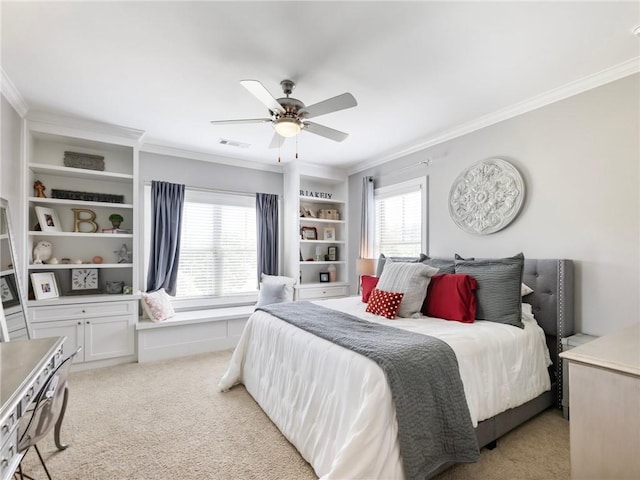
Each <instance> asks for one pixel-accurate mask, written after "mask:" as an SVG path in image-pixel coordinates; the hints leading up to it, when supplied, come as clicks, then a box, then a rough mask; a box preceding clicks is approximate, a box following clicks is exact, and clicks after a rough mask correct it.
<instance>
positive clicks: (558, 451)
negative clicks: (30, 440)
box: [23, 351, 569, 480]
mask: <svg viewBox="0 0 640 480" xmlns="http://www.w3.org/2000/svg"><path fill="white" fill-rule="evenodd" d="M229 358H230V352H229V351H225V352H217V353H210V354H203V355H194V356H191V357H185V358H180V359H175V360H170V361H161V362H153V363H147V364H128V365H120V366H117V367H109V368H102V369H95V370H89V371H83V372H75V373H72V374H71V377H70V387H71V392H70V393H71V395H70V399H69V400H70V401H69V408H68V410H67V416H66V418H65V423H64V425H63V428H62V441H63V442H68V443H69V444H70V445H71V446H70V447H69V448H68V449H67V450H65V451H62V452H58V451H56V449H55V446H54V444H53V438H52V437H53V435H51V438H47V439H45V440H44V441H43V442H41V445H40V447H41V451H42V453H43V455H44V457H45V460H46V462H47V466H48V467H49V470H50V472H51V474H52V476H53V478H54V479H55V480H75V479H78V480H79V479H82V480H118V479H123V480H124V479H145V480H146V479H154V480H161V479H166V480H170V479H171V480H172V479H180V480H189V479H199V480H203V479H252V478H255V479H296V480H304V479H313V478H316V476H315V474H314V472H313V470H312V469H311V467H310V466H309V465H308V464H307V463H306V462H305V461H304V460H303V459H302V458H301V457H300V455H299V454H298V452H297V451H296V450H295V448H294V447H293V446H292V445H291V444H290V443H289V442H288V441H287V440H286V439H285V438H284V437H283V436H282V434H281V433H280V432H279V431H278V429H277V428H276V427H275V426H274V425H273V424H272V423H271V422H270V420H269V419H268V418H267V417H266V415H265V414H264V413H263V412H262V410H261V409H260V408H259V407H258V405H257V404H256V403H255V402H254V401H253V399H252V398H251V397H250V395H249V394H248V393H247V391H246V390H245V389H244V388H243V387H242V386H239V387H236V388H234V389H233V390H231V391H230V392H228V393H224V394H222V393H219V392H218V391H217V388H216V384H217V382H218V380H219V379H220V377H221V376H222V374H223V373H224V371H225V370H226V367H227V364H228V361H229ZM23 467H25V471H26V472H28V473H29V472H30V473H33V474H34V475H35V476H36V478H46V477H45V475H44V471H42V468H41V467H40V466H39V462H38V459H37V456H36V455H35V452H32V451H30V452H29V453H28V454H27V456H26V457H25V460H24V461H23ZM438 478H439V480H457V479H465V480H468V479H496V480H499V479H509V480H513V479H568V478H569V424H568V423H567V422H566V421H565V420H563V419H562V415H561V414H560V412H559V411H555V410H550V411H547V412H545V413H543V414H542V415H540V416H538V417H536V418H535V419H533V420H531V421H529V422H528V423H526V424H525V425H523V426H521V427H520V428H518V429H517V430H514V431H513V432H511V433H509V434H508V435H506V436H505V437H504V438H503V439H501V440H500V441H499V442H498V448H496V449H495V450H493V451H488V450H482V456H481V459H480V461H479V462H477V463H474V464H470V465H459V466H456V467H454V468H452V469H450V470H448V471H446V472H444V473H443V474H442V475H441V476H440V477H438Z"/></svg>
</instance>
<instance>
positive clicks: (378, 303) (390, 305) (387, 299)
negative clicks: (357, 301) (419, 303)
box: [366, 288, 404, 320]
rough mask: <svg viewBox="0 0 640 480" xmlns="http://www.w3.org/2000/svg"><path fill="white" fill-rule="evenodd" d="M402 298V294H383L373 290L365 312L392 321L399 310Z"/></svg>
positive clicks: (380, 291)
mask: <svg viewBox="0 0 640 480" xmlns="http://www.w3.org/2000/svg"><path fill="white" fill-rule="evenodd" d="M402 297H404V293H397V292H385V291H383V290H378V289H377V288H374V289H373V292H372V293H371V296H370V297H369V303H368V304H367V309H366V311H367V312H370V313H375V314H376V315H381V316H383V317H386V318H388V319H390V320H393V319H394V318H396V314H397V313H398V309H399V308H400V302H401V301H402Z"/></svg>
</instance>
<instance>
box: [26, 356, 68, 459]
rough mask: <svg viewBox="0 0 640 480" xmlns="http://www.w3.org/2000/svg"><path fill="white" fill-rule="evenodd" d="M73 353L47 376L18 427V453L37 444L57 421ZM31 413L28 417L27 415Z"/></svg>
mask: <svg viewBox="0 0 640 480" xmlns="http://www.w3.org/2000/svg"><path fill="white" fill-rule="evenodd" d="M76 353H77V352H74V353H73V354H72V355H69V356H68V357H67V358H65V359H64V360H63V361H62V362H61V363H60V365H58V366H57V367H56V368H55V369H54V370H53V371H52V372H51V374H50V375H49V377H48V378H47V380H46V381H45V384H44V386H43V387H42V389H41V390H40V392H39V393H38V395H37V396H36V398H35V399H34V400H33V402H32V403H31V406H30V407H29V409H28V410H27V412H26V413H27V414H26V415H23V416H22V418H21V419H20V425H19V426H18V451H20V452H23V451H25V450H27V449H28V448H29V447H31V446H32V445H35V444H36V443H38V442H39V441H40V440H41V439H42V438H43V437H44V436H45V435H46V434H47V433H49V431H50V430H51V429H52V428H53V426H54V425H55V424H56V422H57V421H58V418H59V417H60V414H61V412H62V407H63V404H64V392H65V389H66V388H67V378H68V376H69V367H70V366H71V359H72V358H73V357H74V356H75V355H76ZM29 412H31V414H30V415H29V414H28V413H29Z"/></svg>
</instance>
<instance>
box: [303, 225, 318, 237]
mask: <svg viewBox="0 0 640 480" xmlns="http://www.w3.org/2000/svg"><path fill="white" fill-rule="evenodd" d="M300 236H301V237H302V239H303V240H318V230H317V229H316V227H302V228H301V229H300Z"/></svg>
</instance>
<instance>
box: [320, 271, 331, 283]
mask: <svg viewBox="0 0 640 480" xmlns="http://www.w3.org/2000/svg"><path fill="white" fill-rule="evenodd" d="M320 281H321V282H322V283H325V282H328V281H329V272H320Z"/></svg>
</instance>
